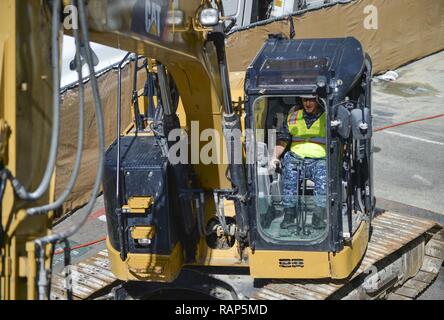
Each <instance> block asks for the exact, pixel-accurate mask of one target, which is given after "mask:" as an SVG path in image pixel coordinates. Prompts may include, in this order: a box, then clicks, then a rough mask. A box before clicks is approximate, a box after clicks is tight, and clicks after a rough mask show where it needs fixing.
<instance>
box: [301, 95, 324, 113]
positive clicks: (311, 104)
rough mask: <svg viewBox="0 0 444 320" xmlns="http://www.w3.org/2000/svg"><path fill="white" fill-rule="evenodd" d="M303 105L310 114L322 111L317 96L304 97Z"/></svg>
mask: <svg viewBox="0 0 444 320" xmlns="http://www.w3.org/2000/svg"><path fill="white" fill-rule="evenodd" d="M302 105H303V106H304V110H305V112H307V113H308V114H316V113H318V112H319V111H320V107H319V103H318V102H317V101H316V99H315V98H302Z"/></svg>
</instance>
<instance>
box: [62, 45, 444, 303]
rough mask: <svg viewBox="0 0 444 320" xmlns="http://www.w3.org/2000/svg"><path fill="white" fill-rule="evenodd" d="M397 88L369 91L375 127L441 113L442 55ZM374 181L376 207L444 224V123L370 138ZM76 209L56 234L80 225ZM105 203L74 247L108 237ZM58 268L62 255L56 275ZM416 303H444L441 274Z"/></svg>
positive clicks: (379, 84)
mask: <svg viewBox="0 0 444 320" xmlns="http://www.w3.org/2000/svg"><path fill="white" fill-rule="evenodd" d="M397 71H398V72H399V75H400V77H399V79H398V80H397V81H395V82H384V81H376V80H375V84H374V90H373V108H374V109H373V110H374V111H373V115H374V127H375V128H381V127H385V126H387V125H391V124H395V123H400V122H404V121H409V120H414V119H418V118H424V117H429V116H434V115H438V114H443V113H444V104H443V103H442V101H443V97H444V52H441V53H438V54H435V55H432V56H430V57H427V58H425V59H422V60H420V61H417V62H414V63H412V64H410V65H407V66H405V67H402V68H400V69H399V70H397ZM374 151H375V155H374V161H375V164H374V177H375V193H376V197H377V199H378V206H379V207H382V208H388V209H393V210H397V211H400V212H407V211H408V213H409V214H415V215H421V216H424V217H427V218H431V219H435V220H436V221H440V222H443V221H444V196H443V195H444V118H438V119H434V120H428V121H424V122H419V123H413V124H409V125H405V126H401V127H397V128H392V129H388V130H384V131H381V132H377V133H375V135H374ZM83 214H84V212H83V210H82V209H80V210H79V211H78V212H76V213H75V214H74V215H72V216H71V217H69V218H67V219H66V220H64V221H63V222H62V223H60V225H58V226H57V228H65V227H66V226H69V225H72V224H73V223H76V222H78V221H79V220H80V219H81V217H82V215H83ZM103 214H104V210H103V197H100V198H99V199H98V201H97V204H96V208H95V209H94V211H93V215H92V218H91V219H90V220H89V221H88V222H87V223H86V225H85V227H84V228H82V229H81V230H80V232H78V233H77V234H75V235H74V236H73V237H72V238H71V239H70V240H71V241H72V245H73V246H74V245H76V244H82V243H86V242H89V241H94V240H97V239H100V238H101V237H103V236H105V235H106V222H105V217H104V215H103ZM104 248H105V245H104V243H103V242H101V243H99V244H96V245H93V246H90V247H86V248H82V249H78V250H74V251H73V263H75V262H76V261H79V260H83V259H85V258H87V257H89V256H92V255H94V254H96V253H97V252H98V251H99V250H102V249H104ZM61 267H62V259H61V255H59V256H58V257H56V259H55V271H57V270H60V269H61ZM420 299H443V300H444V268H442V269H441V273H440V275H439V277H438V279H437V281H436V282H435V283H434V284H433V285H432V286H431V287H430V288H429V289H428V290H427V291H426V292H425V293H424V294H423V295H422V296H421V297H420Z"/></svg>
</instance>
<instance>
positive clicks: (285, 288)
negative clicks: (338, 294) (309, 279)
mask: <svg viewBox="0 0 444 320" xmlns="http://www.w3.org/2000/svg"><path fill="white" fill-rule="evenodd" d="M266 289H268V290H271V291H273V292H275V293H278V294H283V295H285V296H287V297H290V298H292V299H296V300H319V299H322V297H321V298H317V297H316V296H315V295H316V293H311V292H310V291H309V290H306V289H302V288H298V287H296V286H293V285H290V284H284V283H271V284H269V285H267V286H266Z"/></svg>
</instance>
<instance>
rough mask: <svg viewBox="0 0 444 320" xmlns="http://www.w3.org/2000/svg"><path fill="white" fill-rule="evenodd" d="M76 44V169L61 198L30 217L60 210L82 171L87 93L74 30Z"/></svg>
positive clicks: (34, 210)
mask: <svg viewBox="0 0 444 320" xmlns="http://www.w3.org/2000/svg"><path fill="white" fill-rule="evenodd" d="M73 34H74V38H75V42H76V55H75V59H76V70H77V74H78V77H79V95H80V97H79V98H80V106H79V129H78V132H79V133H78V137H77V151H76V159H75V162H74V169H73V171H72V173H71V177H70V179H69V182H68V184H67V186H66V188H65V190H64V191H63V193H62V194H61V195H60V197H59V198H58V199H57V200H56V201H54V202H53V203H51V204H48V205H44V206H41V207H36V208H29V209H28V210H27V213H28V215H31V216H32V215H38V214H44V213H47V212H48V211H53V210H56V209H58V208H59V207H60V206H62V205H63V203H64V202H65V200H66V199H67V198H68V196H69V195H70V194H71V192H72V190H73V188H74V185H75V183H76V181H77V178H78V175H79V171H80V164H81V161H82V151H83V140H84V132H83V131H84V126H85V114H84V113H85V93H84V85H83V75H82V63H81V61H80V54H79V53H80V37H79V32H78V30H77V29H74V30H73Z"/></svg>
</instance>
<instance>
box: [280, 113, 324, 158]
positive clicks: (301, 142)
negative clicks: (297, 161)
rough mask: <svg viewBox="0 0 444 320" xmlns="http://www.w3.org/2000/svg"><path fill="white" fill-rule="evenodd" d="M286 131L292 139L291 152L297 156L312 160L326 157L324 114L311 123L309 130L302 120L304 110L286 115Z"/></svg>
mask: <svg viewBox="0 0 444 320" xmlns="http://www.w3.org/2000/svg"><path fill="white" fill-rule="evenodd" d="M287 121H288V122H287V123H288V131H289V132H290V135H291V137H292V142H291V149H290V150H291V152H293V153H295V154H296V155H297V156H299V157H301V158H303V159H305V158H313V159H321V158H326V157H327V151H326V142H327V139H326V116H325V112H324V113H323V114H322V115H321V116H320V117H319V118H318V119H317V120H316V121H315V122H314V123H313V125H312V126H311V127H310V129H308V128H307V124H306V123H305V120H304V110H298V111H295V112H292V113H290V114H289V115H288V120H287Z"/></svg>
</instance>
